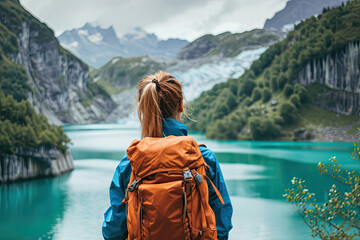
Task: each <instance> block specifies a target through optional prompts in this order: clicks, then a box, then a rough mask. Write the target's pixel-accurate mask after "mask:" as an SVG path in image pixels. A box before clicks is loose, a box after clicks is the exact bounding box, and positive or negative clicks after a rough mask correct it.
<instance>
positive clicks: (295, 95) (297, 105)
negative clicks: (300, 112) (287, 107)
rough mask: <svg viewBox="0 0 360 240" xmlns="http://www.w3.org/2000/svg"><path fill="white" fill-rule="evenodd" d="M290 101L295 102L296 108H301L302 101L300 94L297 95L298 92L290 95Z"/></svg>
mask: <svg viewBox="0 0 360 240" xmlns="http://www.w3.org/2000/svg"><path fill="white" fill-rule="evenodd" d="M290 102H291V103H292V104H294V105H295V107H296V108H298V109H299V108H300V105H301V103H300V97H299V95H297V94H293V95H291V97H290Z"/></svg>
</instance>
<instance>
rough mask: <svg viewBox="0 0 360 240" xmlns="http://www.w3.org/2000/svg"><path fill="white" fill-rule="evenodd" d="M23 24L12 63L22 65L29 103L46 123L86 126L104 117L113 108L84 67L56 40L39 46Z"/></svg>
mask: <svg viewBox="0 0 360 240" xmlns="http://www.w3.org/2000/svg"><path fill="white" fill-rule="evenodd" d="M38 34H39V33H38V32H37V31H32V30H31V28H30V26H29V24H28V23H27V22H26V21H24V22H22V25H21V31H20V33H19V34H18V44H19V52H18V53H17V54H14V57H13V60H14V61H15V62H16V63H19V64H21V65H23V66H24V67H25V69H26V71H27V74H28V77H29V80H30V83H31V85H32V87H33V89H34V91H33V92H31V93H29V100H30V101H31V102H32V104H33V105H34V107H35V109H36V110H37V111H38V112H41V113H43V114H44V115H46V116H47V117H48V119H49V121H50V122H52V123H55V124H62V123H90V122H99V121H101V120H102V119H103V118H104V117H105V116H107V115H108V114H109V113H110V112H111V111H112V110H113V109H114V108H115V104H114V102H113V101H112V100H111V98H110V97H109V96H108V95H107V94H106V93H104V92H102V91H101V89H99V88H98V87H97V86H96V85H95V84H93V83H92V79H90V78H89V69H88V67H87V66H86V65H85V64H84V63H82V62H81V61H80V60H78V59H77V58H76V57H74V56H72V55H71V54H70V53H68V52H66V51H65V50H64V49H62V48H61V47H60V46H59V44H58V42H57V40H56V39H55V38H53V39H52V40H50V41H45V42H41V41H39V40H38V39H37V36H38Z"/></svg>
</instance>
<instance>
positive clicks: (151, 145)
mask: <svg viewBox="0 0 360 240" xmlns="http://www.w3.org/2000/svg"><path fill="white" fill-rule="evenodd" d="M127 157H128V158H129V160H130V164H131V167H132V171H133V173H134V174H135V176H136V177H139V178H143V177H146V176H149V175H151V174H154V173H159V172H166V171H182V170H183V169H184V168H186V167H188V168H190V169H193V168H198V167H200V166H201V165H203V164H204V159H203V158H202V156H201V152H200V149H199V146H198V144H197V142H196V141H195V140H194V139H193V138H192V137H189V136H169V137H165V138H153V137H146V138H144V139H142V140H134V141H133V142H132V143H131V145H130V146H129V147H128V149H127Z"/></svg>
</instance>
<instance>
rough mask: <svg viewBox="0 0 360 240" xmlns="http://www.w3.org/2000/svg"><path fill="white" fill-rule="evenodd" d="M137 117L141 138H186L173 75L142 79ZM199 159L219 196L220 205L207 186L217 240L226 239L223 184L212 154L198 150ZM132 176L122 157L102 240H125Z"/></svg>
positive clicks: (226, 204)
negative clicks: (222, 202) (128, 195)
mask: <svg viewBox="0 0 360 240" xmlns="http://www.w3.org/2000/svg"><path fill="white" fill-rule="evenodd" d="M137 91H138V94H137V101H138V103H139V105H138V116H139V119H140V123H141V129H142V133H141V136H142V138H145V137H157V138H162V137H167V136H170V135H174V136H186V135H187V127H186V126H185V125H184V124H183V123H181V122H180V119H181V114H182V112H183V110H184V108H183V92H182V89H181V83H179V82H178V81H177V80H176V79H175V77H173V76H172V75H170V74H168V73H166V72H162V71H159V72H157V73H155V74H154V75H150V76H147V77H145V78H144V79H142V80H141V81H140V83H139V84H138V87H137ZM199 149H200V152H201V155H202V158H203V159H204V160H205V162H206V164H207V165H208V166H209V169H208V171H207V172H206V175H207V177H208V178H209V179H210V180H211V181H212V182H213V183H214V185H215V186H216V188H217V189H218V190H219V192H220V193H221V195H222V198H223V200H224V204H221V203H220V201H219V200H218V197H217V195H216V193H215V191H214V189H213V188H212V187H211V186H210V184H209V188H208V189H209V204H210V206H211V208H212V210H213V212H214V213H215V218H216V229H217V238H218V239H220V240H222V239H228V233H229V231H230V230H231V228H232V224H231V217H232V205H231V202H230V198H229V195H228V192H227V189H226V186H225V181H224V178H223V175H222V172H221V169H220V166H219V163H218V161H217V159H216V157H215V154H214V153H213V152H212V151H211V150H209V149H208V148H207V147H205V146H199ZM131 172H132V168H131V165H130V161H129V159H128V158H127V156H125V157H124V158H123V159H122V160H121V162H120V164H119V165H118V167H117V168H116V171H115V174H114V177H113V179H112V183H111V186H110V202H111V206H110V207H109V208H108V209H107V211H106V212H105V214H104V217H105V220H104V222H103V226H102V233H103V237H104V239H126V238H127V237H128V233H127V218H126V217H127V216H126V215H127V209H126V204H124V203H122V200H123V199H124V198H125V193H126V192H127V187H128V185H129V179H130V175H131Z"/></svg>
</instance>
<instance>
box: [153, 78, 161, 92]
mask: <svg viewBox="0 0 360 240" xmlns="http://www.w3.org/2000/svg"><path fill="white" fill-rule="evenodd" d="M151 82H152V83H155V84H156V91H158V92H159V91H160V90H161V89H160V83H159V81H158V80H157V79H155V78H154V79H153V80H152V81H151Z"/></svg>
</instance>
